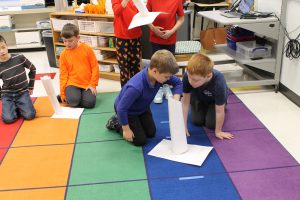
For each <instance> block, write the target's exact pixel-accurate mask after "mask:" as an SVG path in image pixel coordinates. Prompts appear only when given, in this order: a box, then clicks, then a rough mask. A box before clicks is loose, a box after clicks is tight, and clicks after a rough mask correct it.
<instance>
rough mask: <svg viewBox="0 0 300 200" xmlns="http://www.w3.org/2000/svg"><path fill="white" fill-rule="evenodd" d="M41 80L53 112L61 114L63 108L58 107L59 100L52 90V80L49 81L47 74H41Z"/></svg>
mask: <svg viewBox="0 0 300 200" xmlns="http://www.w3.org/2000/svg"><path fill="white" fill-rule="evenodd" d="M41 81H42V83H43V86H44V88H45V90H46V93H47V95H48V98H49V100H50V102H51V104H52V107H53V109H54V112H55V114H58V115H59V114H62V113H63V110H62V108H61V107H60V105H59V102H58V100H57V98H56V95H55V91H54V88H53V85H52V82H51V78H50V77H49V76H43V77H42V78H41Z"/></svg>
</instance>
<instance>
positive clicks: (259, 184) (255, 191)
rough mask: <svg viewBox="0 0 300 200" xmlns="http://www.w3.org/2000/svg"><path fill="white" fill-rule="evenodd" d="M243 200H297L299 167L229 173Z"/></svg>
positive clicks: (299, 183) (298, 197)
mask: <svg viewBox="0 0 300 200" xmlns="http://www.w3.org/2000/svg"><path fill="white" fill-rule="evenodd" d="M229 176H230V177H231V179H232V182H233V184H234V185H235V187H236V188H237V190H238V192H239V194H240V196H241V198H242V199H243V200H262V199H263V200H299V199H300V166H295V167H287V168H277V169H268V170H256V171H247V172H237V173H230V174H229Z"/></svg>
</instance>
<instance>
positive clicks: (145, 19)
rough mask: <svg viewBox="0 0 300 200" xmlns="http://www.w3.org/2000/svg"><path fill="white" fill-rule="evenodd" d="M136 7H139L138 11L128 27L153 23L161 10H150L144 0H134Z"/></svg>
mask: <svg viewBox="0 0 300 200" xmlns="http://www.w3.org/2000/svg"><path fill="white" fill-rule="evenodd" d="M132 1H133V3H134V5H135V7H136V8H137V9H138V11H139V12H138V13H137V14H135V15H134V17H133V18H132V20H131V23H130V25H129V27H128V29H132V28H135V27H138V26H143V25H146V24H151V23H152V22H153V21H154V20H155V18H156V17H157V16H158V15H159V14H160V12H149V11H148V9H147V7H146V6H145V4H144V3H143V2H142V0H132Z"/></svg>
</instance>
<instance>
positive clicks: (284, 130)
mask: <svg viewBox="0 0 300 200" xmlns="http://www.w3.org/2000/svg"><path fill="white" fill-rule="evenodd" d="M24 55H25V56H26V57H27V58H28V59H29V60H30V61H31V62H32V63H33V64H34V65H35V66H36V68H37V73H49V72H58V69H57V68H51V67H49V64H48V60H47V54H46V52H45V51H39V52H30V53H28V52H26V53H24ZM212 58H213V60H221V59H224V58H225V59H228V57H227V56H225V57H224V55H220V54H217V55H212ZM219 67H220V66H219ZM231 67H233V68H235V67H236V66H231ZM58 78H59V76H58V75H57V76H55V78H54V81H53V83H54V87H55V90H56V91H57V93H58V91H59V79H58ZM97 90H98V92H112V91H119V90H120V84H119V82H118V81H111V80H105V79H100V81H99V86H98V87H97ZM234 91H235V94H236V95H237V96H238V97H239V98H240V99H241V100H242V101H243V102H244V103H245V105H246V106H247V107H248V108H249V109H250V110H251V111H252V112H253V113H254V114H255V115H256V116H257V118H258V119H260V120H261V122H262V123H263V124H264V125H265V126H266V127H267V128H268V129H269V130H270V132H272V133H273V135H274V136H275V137H276V138H277V140H278V141H279V142H280V143H281V144H282V145H283V146H284V147H285V148H286V149H287V150H288V151H289V152H290V154H291V155H292V156H293V157H294V158H295V159H296V160H297V161H298V163H300V145H299V144H300V134H299V130H300V123H299V122H300V108H299V107H298V106H297V105H295V104H294V103H292V102H291V101H290V100H288V99H287V98H286V97H285V96H284V95H282V94H281V93H275V92H274V91H273V90H272V89H268V88H267V89H261V88H254V89H253V90H234ZM45 95H46V93H45V91H44V89H43V86H42V84H41V83H40V81H36V84H35V89H34V93H33V96H45Z"/></svg>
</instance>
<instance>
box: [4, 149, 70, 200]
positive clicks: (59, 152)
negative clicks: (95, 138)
mask: <svg viewBox="0 0 300 200" xmlns="http://www.w3.org/2000/svg"><path fill="white" fill-rule="evenodd" d="M73 149H74V145H73V144H70V145H54V146H36V147H23V148H10V149H9V151H8V152H7V155H6V156H5V159H4V160H3V162H2V164H1V167H0V177H1V178H0V191H3V190H12V189H33V188H41V187H53V186H66V184H67V181H68V175H69V170H70V165H71V160H72V155H73ZM1 199H2V198H1ZM4 199H5V198H4ZM41 199H44V198H41Z"/></svg>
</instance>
